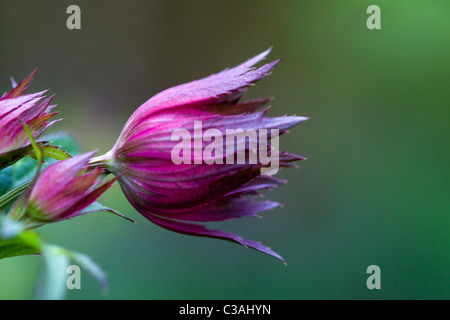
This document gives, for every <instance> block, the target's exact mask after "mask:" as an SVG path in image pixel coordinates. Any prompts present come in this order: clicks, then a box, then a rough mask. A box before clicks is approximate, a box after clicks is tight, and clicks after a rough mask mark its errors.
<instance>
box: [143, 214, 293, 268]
mask: <svg viewBox="0 0 450 320" xmlns="http://www.w3.org/2000/svg"><path fill="white" fill-rule="evenodd" d="M141 213H142V214H143V215H144V216H145V217H146V218H147V219H149V220H150V221H152V222H153V223H155V224H157V225H159V226H160V227H163V228H165V229H168V230H170V231H174V232H178V233H182V234H186V235H191V236H200V237H209V238H219V239H224V240H230V241H234V242H237V243H239V244H241V245H243V246H245V247H249V248H252V249H255V250H258V251H261V252H263V253H266V254H269V255H271V256H273V257H275V258H277V259H280V260H281V261H282V262H283V263H284V264H286V262H285V261H284V259H283V258H282V257H281V256H280V255H279V254H278V253H276V252H275V251H273V250H272V249H270V248H268V247H266V246H263V245H262V244H261V243H259V242H257V241H253V240H247V239H244V238H242V237H240V236H238V235H236V234H234V233H231V232H227V231H222V230H212V229H207V228H206V227H205V226H204V225H200V224H194V223H185V222H180V221H173V220H169V219H164V218H161V217H157V216H154V215H152V214H146V213H143V212H141Z"/></svg>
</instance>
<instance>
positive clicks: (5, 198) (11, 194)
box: [0, 180, 32, 212]
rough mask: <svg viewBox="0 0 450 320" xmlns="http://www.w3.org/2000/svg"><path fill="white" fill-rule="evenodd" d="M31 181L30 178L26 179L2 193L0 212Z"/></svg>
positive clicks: (10, 203) (14, 199)
mask: <svg viewBox="0 0 450 320" xmlns="http://www.w3.org/2000/svg"><path fill="white" fill-rule="evenodd" d="M31 181H32V180H28V181H26V182H24V183H22V184H21V185H19V186H17V187H16V188H14V189H12V190H10V191H8V192H7V193H5V194H4V195H2V196H1V197H0V212H3V211H4V210H6V209H8V208H9V207H10V206H11V205H12V204H13V203H14V202H15V201H16V200H17V199H18V198H19V196H20V195H21V194H22V193H23V191H25V189H26V188H28V186H29V185H30V184H31Z"/></svg>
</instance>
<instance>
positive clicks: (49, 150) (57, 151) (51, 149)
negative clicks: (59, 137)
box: [42, 146, 71, 161]
mask: <svg viewBox="0 0 450 320" xmlns="http://www.w3.org/2000/svg"><path fill="white" fill-rule="evenodd" d="M42 153H43V154H44V157H50V158H53V159H55V160H58V161H60V160H66V159H69V158H71V155H70V154H69V153H67V152H66V151H64V150H63V149H61V148H60V147H57V146H44V147H42Z"/></svg>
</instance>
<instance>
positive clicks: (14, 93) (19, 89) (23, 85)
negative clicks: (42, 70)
mask: <svg viewBox="0 0 450 320" xmlns="http://www.w3.org/2000/svg"><path fill="white" fill-rule="evenodd" d="M36 71H37V68H36V69H34V71H33V72H32V73H31V74H30V75H29V76H28V77H26V78H25V79H24V80H22V81H21V82H20V83H19V84H18V85H17V86H16V87H15V88H14V89H12V90H11V91H10V92H9V93H7V94H5V95H4V96H3V97H2V98H1V99H0V100H5V99H11V98H15V97H18V96H21V95H22V94H23V93H24V92H25V90H27V88H28V85H29V84H30V82H31V81H32V80H33V78H34V75H35V74H36Z"/></svg>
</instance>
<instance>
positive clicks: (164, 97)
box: [125, 49, 280, 127]
mask: <svg viewBox="0 0 450 320" xmlns="http://www.w3.org/2000/svg"><path fill="white" fill-rule="evenodd" d="M269 52H270V49H268V50H266V51H265V52H263V53H261V54H259V55H257V56H255V57H254V58H252V59H249V60H248V61H246V62H244V63H242V64H240V65H238V66H237V67H234V68H231V69H226V70H224V71H222V72H219V73H217V74H213V75H210V76H208V77H206V78H203V79H200V80H195V81H192V82H189V83H186V84H182V85H178V86H175V87H172V88H170V89H167V90H165V91H163V92H160V93H159V94H157V95H155V96H153V97H152V98H150V99H149V100H148V101H147V102H145V103H144V104H143V105H142V106H140V107H139V109H137V110H136V112H135V113H134V114H133V115H132V116H131V117H130V119H129V121H128V122H127V124H126V125H125V127H132V124H133V123H134V122H135V121H137V120H140V119H143V118H145V117H147V116H149V115H150V114H154V113H156V112H158V111H161V110H166V109H168V108H173V107H181V106H186V105H200V104H203V105H205V104H210V103H212V102H213V101H216V102H224V101H227V100H229V99H225V98H223V96H226V97H228V98H230V97H232V98H233V99H236V96H235V95H234V94H233V93H234V92H236V91H238V90H241V89H242V88H245V87H247V86H249V85H251V84H252V83H253V82H255V81H258V80H260V79H262V78H264V77H265V76H267V75H268V74H269V72H270V71H271V70H272V68H273V67H274V66H275V65H276V64H277V63H278V62H279V61H280V60H276V61H273V62H271V63H268V64H266V65H264V66H262V67H260V68H258V69H254V70H252V69H251V67H252V66H253V65H255V64H256V63H258V62H259V61H261V60H262V59H264V58H265V57H266V56H267V55H268V54H269Z"/></svg>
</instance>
